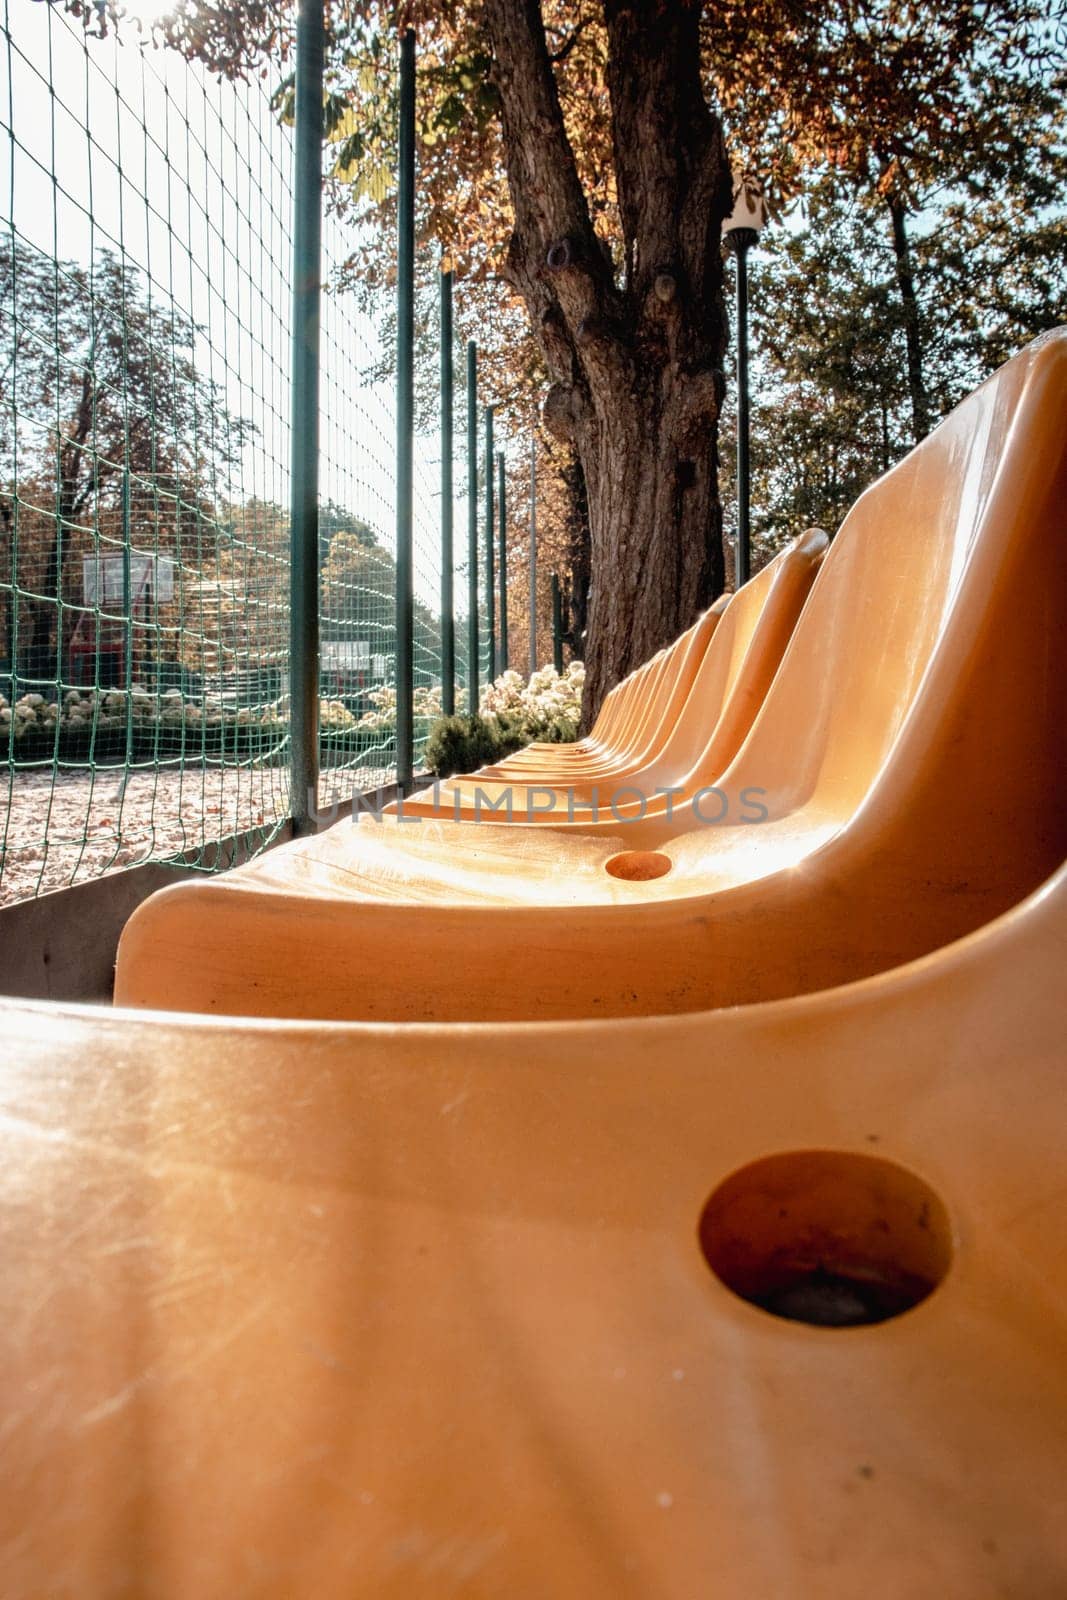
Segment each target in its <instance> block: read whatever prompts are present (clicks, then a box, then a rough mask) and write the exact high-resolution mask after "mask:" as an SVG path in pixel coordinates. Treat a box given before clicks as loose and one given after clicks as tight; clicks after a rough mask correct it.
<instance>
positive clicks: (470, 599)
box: [467, 339, 479, 715]
mask: <svg viewBox="0 0 1067 1600" xmlns="http://www.w3.org/2000/svg"><path fill="white" fill-rule="evenodd" d="M467 613H468V614H467V685H468V688H467V695H468V699H467V710H468V712H470V713H471V714H472V715H473V713H474V712H475V711H477V709H478V649H479V639H478V631H479V630H478V346H477V345H476V344H475V342H474V340H473V339H469V340H468V341H467Z"/></svg>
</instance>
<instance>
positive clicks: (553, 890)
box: [116, 330, 1067, 1020]
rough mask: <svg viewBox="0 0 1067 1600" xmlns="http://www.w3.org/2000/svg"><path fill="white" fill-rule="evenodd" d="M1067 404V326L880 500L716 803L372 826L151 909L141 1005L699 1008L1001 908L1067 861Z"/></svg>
mask: <svg viewBox="0 0 1067 1600" xmlns="http://www.w3.org/2000/svg"><path fill="white" fill-rule="evenodd" d="M1065 410H1067V332H1065V331H1064V330H1059V331H1057V332H1055V333H1053V334H1050V335H1046V336H1045V337H1043V338H1042V339H1040V340H1038V341H1036V342H1035V343H1034V344H1033V345H1032V346H1030V347H1029V348H1028V349H1027V350H1026V351H1024V352H1023V354H1022V355H1020V356H1018V357H1017V358H1016V359H1015V360H1013V361H1012V362H1009V363H1008V365H1007V366H1005V367H1004V368H1002V369H1001V371H1000V372H999V373H998V374H996V375H995V376H994V377H993V378H992V379H990V380H989V381H988V382H987V383H985V384H984V385H983V386H982V387H981V388H980V389H979V390H978V391H977V392H976V393H975V394H974V395H972V396H970V397H969V399H968V400H966V401H965V402H964V403H963V404H962V405H961V406H959V407H958V408H957V410H956V411H955V412H954V413H953V414H952V416H951V417H949V418H948V419H946V421H945V422H944V423H942V425H941V426H940V427H939V428H938V429H937V430H936V431H935V432H934V433H933V434H932V435H931V436H930V437H929V438H928V439H927V440H926V441H925V442H924V443H923V444H922V445H921V446H920V447H919V448H918V449H916V450H915V451H913V452H912V453H911V455H909V456H908V457H907V458H906V459H905V460H904V461H902V462H901V463H900V464H899V465H898V466H897V467H895V468H894V469H893V470H892V471H891V472H890V473H888V474H887V475H886V476H885V477H884V478H883V479H881V480H880V481H879V482H878V483H877V484H876V485H874V486H873V487H872V488H871V489H870V490H868V492H867V493H866V494H865V495H863V496H862V497H861V499H860V500H859V501H858V503H857V505H856V506H855V507H854V508H853V510H852V512H851V513H850V515H849V517H848V518H847V520H846V522H845V524H844V526H843V528H842V530H841V532H840V533H839V535H838V537H837V539H836V540H835V542H834V545H833V546H832V548H831V550H830V552H829V554H828V555H827V557H826V560H825V561H824V563H823V567H822V570H821V572H820V575H819V577H818V579H817V581H816V583H815V585H814V587H813V589H812V592H811V595H810V597H809V600H808V603H807V604H806V606H805V608H804V610H803V612H802V614H801V617H800V620H799V622H798V624H797V628H796V631H795V633H794V635H793V637H792V639H791V641H790V644H789V646H788V648H787V650H786V652H785V655H784V658H783V660H782V664H781V667H780V668H779V671H778V673H777V675H776V677H775V679H774V682H773V683H772V685H771V687H770V690H769V691H768V694H767V697H766V700H765V702H764V704H763V706H762V708H761V710H760V712H759V714H758V716H757V717H756V719H755V722H754V724H753V726H752V729H751V732H750V733H749V736H748V738H747V739H746V740H745V742H744V744H743V745H742V747H741V750H740V751H739V753H738V755H737V756H736V758H735V759H734V761H733V762H732V763H731V764H730V766H729V768H728V769H727V771H726V772H725V773H724V774H723V775H722V776H721V777H720V779H719V781H718V785H717V787H718V788H719V789H720V790H721V792H722V793H721V796H720V797H712V798H711V799H710V801H705V803H704V808H703V811H702V821H703V822H704V823H705V824H706V825H701V826H695V827H690V828H689V829H688V830H687V831H685V832H681V833H678V834H677V835H676V836H675V837H672V838H671V839H669V840H668V841H666V842H664V843H662V844H661V845H660V846H659V847H658V849H657V850H655V851H649V850H647V849H643V848H633V846H632V844H631V841H633V840H634V839H635V837H639V836H638V835H637V834H636V828H637V827H638V826H639V825H636V824H635V825H634V826H632V827H625V826H620V828H619V830H618V832H617V834H616V835H614V836H609V837H608V838H603V837H600V836H599V835H597V836H590V837H587V836H584V835H579V836H571V835H569V834H567V833H566V832H564V831H563V830H559V829H535V828H509V827H504V826H495V827H494V826H489V825H484V824H482V825H478V826H472V825H471V824H469V823H459V824H455V823H441V822H424V823H417V822H416V823H408V824H400V823H398V822H397V823H393V824H389V823H381V822H375V821H373V820H371V819H367V818H364V819H362V822H361V825H360V827H359V828H358V829H353V828H351V827H350V826H349V825H348V824H345V825H344V826H343V827H336V828H333V829H331V830H329V831H328V832H327V833H325V834H324V835H322V836H320V837H319V838H318V839H314V840H303V841H299V842H298V844H296V845H294V846H290V847H286V848H285V849H281V850H279V851H276V852H274V853H271V854H268V855H267V856H265V857H263V858H261V859H260V860H259V861H257V862H255V863H252V864H251V865H250V866H248V867H245V868H240V869H238V870H236V871H234V872H232V873H230V874H227V875H226V876H225V877H224V878H219V879H215V880H211V881H204V882H200V883H193V884H179V885H176V886H174V887H173V888H169V889H167V890H165V891H163V893H161V894H159V895H156V896H154V897H153V898H152V899H151V900H149V901H147V902H146V903H145V904H144V905H143V906H142V907H141V908H140V909H139V910H138V911H137V913H136V914H135V915H134V917H133V918H132V919H131V921H130V923H129V924H128V926H127V929H126V931H125V933H124V935H123V940H122V944H121V946H120V951H119V964H118V974H117V987H116V994H117V997H118V998H119V999H120V1000H122V1001H124V1002H126V1003H131V1004H138V1005H165V1006H171V1007H174V1008H176V1009H193V1010H207V1011H220V1012H249V1013H260V1014H273V1015H294V1016H344V1017H370V1018H374V1017H381V1018H395V1019H399V1020H448V1019H454V1020H462V1019H491V1020H492V1019H501V1018H508V1017H529V1016H537V1017H548V1018H551V1017H557V1018H563V1017H580V1016H597V1015H626V1014H634V1013H638V1014H640V1013H649V1012H677V1011H692V1010H700V1009H705V1008H708V1007H713V1006H729V1005H737V1004H741V1003H750V1002H754V1001H760V1000H767V999H774V998H778V997H780V996H785V995H790V994H799V993H803V992H808V991H811V990H816V989H821V988H828V987H831V986H833V985H837V984H841V983H844V982H849V981H852V980H854V979H856V978H860V977H864V976H866V975H868V974H871V973H876V972H880V971H884V970H885V969H887V968H890V967H893V966H896V965H899V964H900V963H902V962H905V961H907V960H910V959H912V958H914V957H915V956H917V955H920V954H923V953H925V952H926V951H929V950H932V949H935V948H937V947H938V946H939V945H943V944H946V943H948V942H949V941H950V940H953V939H956V938H958V937H960V936H961V935H962V934H965V933H967V932H969V931H970V930H972V929H974V928H976V927H979V926H981V925H982V923H984V922H986V921H988V920H990V919H991V918H993V917H995V916H997V915H999V914H1000V913H1001V912H1003V911H1004V910H1005V909H1006V908H1007V907H1009V906H1010V905H1012V904H1014V903H1015V902H1017V901H1018V900H1020V899H1021V898H1023V896H1025V895H1026V894H1028V893H1029V892H1030V891H1031V890H1032V889H1033V887H1034V886H1035V884H1037V883H1039V882H1040V881H1041V880H1042V879H1043V878H1044V877H1046V876H1047V875H1048V874H1049V873H1050V872H1051V871H1052V870H1053V869H1054V868H1055V867H1056V866H1057V865H1058V863H1059V862H1060V861H1061V860H1062V859H1063V857H1064V855H1065V854H1067V808H1065V807H1064V806H1063V804H1062V801H1061V798H1060V795H1059V785H1060V782H1061V779H1062V772H1063V770H1064V767H1065V764H1067V762H1065V757H1067V717H1065V716H1064V709H1065V707H1064V700H1065V693H1067V608H1065V606H1064V601H1063V597H1064V595H1065V594H1067V537H1065V529H1064V520H1065V507H1067V441H1065V432H1064V427H1063V416H1064V413H1065ZM723 804H725V807H726V814H725V817H724V819H723V820H722V821H721V822H720V823H719V824H718V825H713V823H714V821H715V819H716V818H717V817H723V810H722V807H723ZM756 806H759V807H762V809H763V811H764V812H765V820H760V821H755V820H752V819H753V812H754V809H755V807H756ZM746 811H747V815H746ZM694 820H695V818H694ZM657 874H658V875H657ZM371 975H373V976H371Z"/></svg>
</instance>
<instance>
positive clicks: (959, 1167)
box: [0, 873, 1067, 1600]
mask: <svg viewBox="0 0 1067 1600" xmlns="http://www.w3.org/2000/svg"><path fill="white" fill-rule="evenodd" d="M1065 950H1067V875H1065V874H1063V873H1061V874H1060V875H1059V877H1058V878H1057V879H1056V881H1055V882H1054V883H1051V884H1049V885H1048V886H1047V887H1046V888H1044V889H1043V890H1041V891H1040V892H1039V893H1037V894H1035V895H1034V896H1033V897H1032V898H1031V899H1030V900H1028V901H1027V902H1026V903H1025V904H1022V905H1020V906H1018V907H1017V908H1016V909H1014V910H1013V911H1011V912H1010V913H1008V914H1007V915H1006V916H1005V917H1004V918H1002V919H1001V920H999V921H998V922H996V923H994V924H993V925H992V926H990V927H988V928H987V929H984V930H983V931H981V932H979V933H977V934H975V935H973V936H971V937H970V938H968V939H966V940H964V941H963V942H961V943H960V944H957V945H954V946H952V947H950V948H949V949H946V950H943V951H940V952H938V953H936V954H935V955H933V956H930V957H927V958H926V959H924V960H921V961H919V962H917V963H915V964H914V965H911V966H908V967H906V968H903V969H900V970H898V971H896V972H894V973H891V974H888V975H885V976H882V977H879V978H875V979H873V980H870V981H867V982H864V983H860V984H857V985H855V986H853V987H851V988H847V989H844V990H840V991H835V992H831V993H824V994H819V995H811V996H807V997H802V998H799V999H794V1000H788V1001H783V1002H778V1003H774V1004H768V1005H759V1006H751V1007H742V1008H736V1009H730V1010H724V1011H719V1012H715V1013H712V1014H709V1015H688V1016H682V1017H660V1018H652V1019H627V1020H622V1021H613V1022H601V1023H590V1022H583V1023H571V1024H564V1025H559V1024H525V1025H523V1024H512V1025H505V1026H496V1027H492V1026H485V1025H477V1026H464V1027H407V1028H403V1027H395V1026H374V1025H357V1026H337V1025H334V1026H332V1027H328V1026H325V1025H322V1024H312V1025H304V1026H301V1025H294V1024H278V1023H248V1024H244V1025H240V1026H231V1025H223V1024H220V1023H219V1022H217V1021H211V1020H208V1019H192V1018H186V1019H178V1018H170V1019H164V1018H152V1017H147V1016H145V1015H144V1014H143V1013H141V1014H139V1015H138V1016H131V1015H130V1014H123V1013H116V1012H110V1013H109V1012H101V1011H99V1010H93V1009H90V1008H85V1009H80V1010H78V1009H70V1010H68V1009H62V1010H61V1009H57V1008H54V1007H47V1006H20V1005H16V1004H11V1003H7V1004H3V1005H0V1038H2V1039H3V1048H4V1052H5V1067H4V1071H3V1074H2V1076H0V1086H2V1091H3V1100H4V1106H3V1109H4V1112H5V1116H4V1118H3V1120H2V1122H0V1227H2V1230H3V1251H4V1272H3V1278H2V1294H3V1315H2V1317H0V1370H2V1372H3V1390H4V1408H3V1411H4V1427H3V1431H2V1441H3V1442H2V1445H0V1450H2V1452H3V1469H2V1470H3V1482H4V1496H3V1529H4V1531H3V1533H2V1535H0V1590H2V1592H3V1594H4V1595H5V1596H6V1597H8V1600H29V1597H37V1596H59V1595H72V1596H79V1597H89V1596H104V1595H124V1594H128V1595H134V1594H137V1595H167V1596H175V1597H177V1596H180V1597H181V1600H209V1597H210V1600H214V1597H216V1596H219V1595H249V1596H251V1595H255V1596H256V1597H257V1600H363V1597H366V1600H446V1597H448V1600H451V1597H454V1596H485V1597H489V1596H494V1597H495V1596H502V1595H529V1596H537V1597H541V1596H552V1597H554V1600H620V1597H627V1600H631V1597H632V1600H692V1597H693V1596H697V1595H714V1596H715V1597H716V1600H753V1597H760V1600H771V1597H773V1600H778V1597H784V1596H789V1597H790V1600H857V1596H860V1595H868V1594H871V1595H878V1596H883V1595H884V1596H887V1597H893V1600H897V1597H904V1596H906V1597H908V1600H977V1597H983V1596H992V1595H1005V1596H1018V1597H1019V1600H1024V1597H1025V1600H1038V1597H1046V1596H1047V1597H1049V1600H1052V1597H1053V1596H1059V1595H1061V1594H1064V1593H1067V1519H1065V1518H1064V1516H1063V1486H1064V1484H1065V1483H1067V1429H1065V1427H1064V1417H1065V1416H1067V1255H1065V1253H1064V1250H1063V1248H1062V1209H1063V1207H1062V1188H1063V1179H1062V1170H1063V1159H1062V1156H1063V1147H1064V1140H1065V1136H1067V1126H1065V1111H1064V1081H1065V1071H1067V1044H1065V1041H1067V1028H1065V1025H1064V1015H1063V998H1062V995H1063V966H1064V951H1065ZM534 958H535V957H534ZM375 978H376V972H375V971H374V969H368V970H367V972H366V973H365V974H364V981H366V982H367V983H373V982H374V981H375ZM766 1158H771V1159H770V1163H769V1164H767V1161H766ZM755 1163H758V1164H759V1165H757V1166H755V1168H754V1170H753V1166H752V1164H755ZM783 1213H784V1214H783ZM813 1214H816V1215H817V1217H818V1219H819V1228H818V1229H817V1230H815V1231H814V1233H813V1235H812V1240H813V1242H814V1246H815V1248H816V1249H817V1250H819V1251H820V1252H823V1251H831V1252H832V1253H831V1254H830V1255H829V1256H828V1259H830V1260H831V1261H837V1259H838V1255H839V1253H841V1252H847V1254H848V1257H849V1259H850V1260H851V1261H852V1264H853V1269H854V1271H855V1272H857V1273H858V1272H860V1271H861V1269H863V1270H866V1271H867V1272H869V1273H871V1274H872V1275H873V1274H874V1273H875V1270H876V1268H877V1274H878V1276H877V1277H876V1278H874V1277H872V1281H873V1282H875V1283H876V1282H878V1281H880V1280H881V1278H883V1277H884V1276H885V1275H886V1274H888V1273H889V1271H890V1270H891V1268H892V1267H893V1264H894V1263H895V1262H899V1263H900V1265H901V1267H902V1269H903V1270H904V1271H905V1272H906V1274H907V1276H908V1278H909V1279H910V1278H911V1277H913V1276H919V1277H920V1279H921V1282H920V1283H919V1284H918V1285H917V1287H916V1290H915V1292H916V1293H919V1292H921V1291H922V1289H923V1288H924V1287H928V1286H929V1284H930V1283H933V1282H935V1281H936V1280H938V1279H940V1282H939V1285H938V1286H937V1287H934V1288H933V1292H932V1293H930V1294H929V1295H928V1296H927V1297H926V1298H925V1299H922V1301H921V1303H918V1304H916V1305H915V1306H914V1308H913V1309H911V1310H908V1311H906V1312H905V1313H904V1314H903V1315H900V1316H897V1317H895V1318H893V1319H892V1320H887V1321H882V1322H880V1323H878V1324H876V1325H870V1326H859V1327H837V1328H834V1327H819V1326H811V1325H807V1324H805V1323H804V1322H801V1321H794V1320H783V1318H782V1317H781V1316H775V1315H770V1314H768V1311H767V1310H764V1309H760V1308H759V1306H757V1305H756V1304H752V1303H749V1302H748V1301H747V1300H746V1299H743V1298H740V1297H739V1295H738V1294H736V1293H735V1292H733V1290H732V1289H731V1288H728V1287H727V1286H726V1283H725V1282H724V1281H723V1280H722V1279H721V1278H720V1277H719V1276H718V1275H717V1273H716V1272H714V1271H712V1269H711V1266H710V1265H709V1260H713V1261H715V1262H716V1263H718V1270H719V1271H723V1272H728V1273H729V1275H730V1277H731V1279H735V1280H736V1281H738V1283H739V1284H740V1286H742V1287H745V1292H746V1293H749V1294H754V1293H759V1294H762V1293H764V1290H763V1289H759V1288H757V1287H753V1286H752V1285H751V1284H749V1285H747V1286H746V1285H744V1284H743V1283H741V1279H739V1278H737V1274H738V1273H739V1272H741V1270H742V1269H743V1268H744V1267H745V1265H746V1261H745V1252H746V1251H747V1252H749V1253H750V1255H751V1257H752V1259H751V1260H749V1261H748V1263H747V1266H748V1269H749V1271H754V1270H755V1267H756V1266H757V1265H758V1263H759V1261H761V1260H766V1257H767V1246H768V1245H770V1246H775V1247H777V1245H779V1244H781V1243H782V1241H786V1242H788V1241H789V1240H790V1239H792V1240H794V1243H793V1244H792V1246H790V1248H791V1249H792V1250H793V1251H794V1255H795V1260H796V1261H797V1262H799V1263H801V1264H803V1263H805V1262H807V1263H808V1264H809V1266H810V1262H811V1254H812V1243H811V1241H809V1245H808V1247H807V1250H806V1252H805V1249H804V1247H803V1245H802V1244H801V1243H798V1242H796V1234H795V1233H793V1232H792V1231H791V1225H792V1222H793V1220H796V1222H797V1223H798V1225H803V1226H807V1225H808V1224H809V1223H810V1221H811V1219H812V1216H813ZM835 1219H836V1221H835ZM879 1241H887V1242H888V1243H887V1244H885V1245H880V1244H879ZM784 1248H785V1246H784V1244H783V1249H784ZM815 1270H816V1271H817V1270H818V1269H817V1267H816V1269H815ZM823 1288H824V1290H825V1288H826V1286H825V1284H824V1286H823ZM846 1300H847V1295H846ZM844 1309H845V1310H847V1309H848V1307H847V1304H846V1306H845V1308H844ZM803 1311H805V1307H804V1306H803V1305H798V1304H797V1303H796V1296H795V1295H794V1302H793V1306H792V1314H793V1315H794V1316H796V1315H798V1314H800V1313H801V1312H803ZM809 1314H810V1313H809Z"/></svg>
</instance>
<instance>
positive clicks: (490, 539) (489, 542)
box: [485, 406, 497, 683]
mask: <svg viewBox="0 0 1067 1600" xmlns="http://www.w3.org/2000/svg"><path fill="white" fill-rule="evenodd" d="M495 520H496V519H495V516H494V513H493V408H492V406H486V408H485V631H486V633H488V635H489V681H490V683H492V682H493V680H494V679H495V678H496V675H497V670H496V669H497V650H496V572H495V570H494V563H495V559H496V554H495V550H494V539H495V528H494V524H495Z"/></svg>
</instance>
